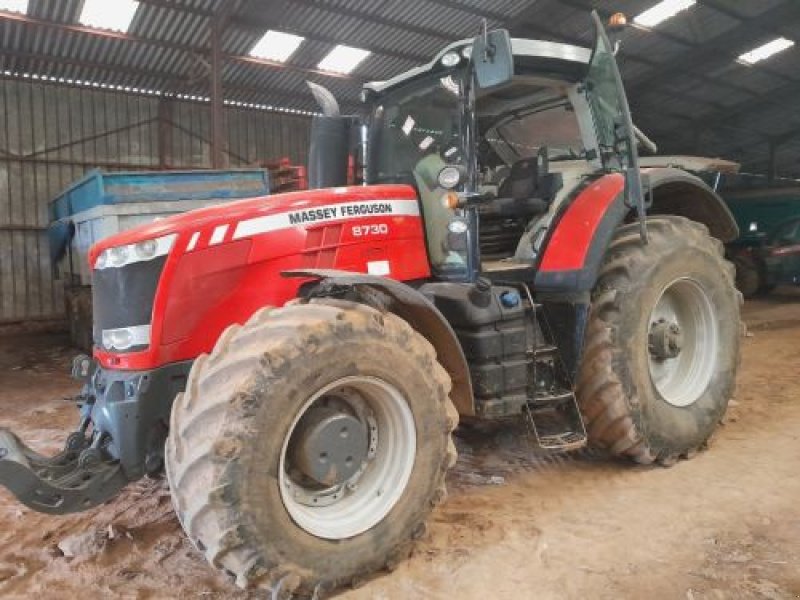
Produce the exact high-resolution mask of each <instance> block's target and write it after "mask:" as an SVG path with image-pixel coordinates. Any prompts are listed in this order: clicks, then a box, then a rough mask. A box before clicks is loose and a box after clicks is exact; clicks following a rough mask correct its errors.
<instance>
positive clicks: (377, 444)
mask: <svg viewBox="0 0 800 600" xmlns="http://www.w3.org/2000/svg"><path fill="white" fill-rule="evenodd" d="M449 390H450V380H449V378H448V376H447V374H446V372H445V371H444V369H443V368H442V367H441V366H440V365H439V363H438V362H437V360H436V355H435V352H434V350H433V347H432V346H431V345H430V344H429V343H428V342H427V341H426V340H425V339H424V338H423V337H422V336H420V335H419V334H418V333H416V332H415V331H414V330H413V329H411V327H410V326H409V325H408V324H407V323H406V322H404V321H403V320H401V319H399V318H398V317H396V316H394V315H392V314H381V313H380V312H378V311H376V310H374V309H372V308H369V307H366V306H363V305H359V304H354V303H350V302H343V301H333V300H329V301H312V302H311V303H309V304H296V305H292V306H288V307H285V308H282V309H264V310H262V311H260V312H259V313H257V314H256V315H254V316H253V317H252V318H251V319H250V321H249V322H248V323H246V324H245V325H243V326H241V327H239V326H233V327H232V328H230V329H229V330H228V331H227V332H226V333H224V334H223V335H222V337H221V338H220V340H219V341H218V343H217V345H216V347H215V348H214V351H213V352H212V353H211V355H209V356H207V357H206V356H204V357H201V358H199V359H198V361H197V362H196V364H195V365H194V367H193V369H192V372H191V374H190V376H189V382H188V384H187V389H186V392H185V393H184V394H183V395H182V396H179V398H178V399H177V400H176V403H175V407H174V408H173V413H172V423H171V427H170V436H169V439H168V441H167V461H166V462H167V474H168V476H169V481H170V486H171V488H172V493H173V499H174V503H175V506H176V509H177V512H178V516H179V519H180V521H181V524H182V525H183V527H184V529H185V530H186V532H187V534H188V535H189V537H190V538H191V539H192V541H193V542H194V543H195V544H196V545H197V547H198V548H199V549H200V550H201V551H203V552H204V553H205V554H206V557H207V558H208V560H209V561H210V562H211V563H212V564H213V565H214V566H217V567H218V568H221V569H223V570H225V571H227V572H228V573H230V574H231V575H233V576H234V577H235V578H236V581H237V583H238V584H239V585H241V586H248V587H249V586H258V587H262V588H267V589H270V590H271V591H272V592H273V596H275V597H281V595H287V596H289V595H292V594H296V593H297V594H301V593H303V594H312V595H313V594H314V593H315V592H316V591H318V590H323V589H332V588H335V587H337V586H339V585H341V584H342V583H346V582H350V581H353V580H357V579H360V578H363V577H365V576H367V575H369V574H370V573H372V572H373V571H376V570H378V569H381V568H384V567H386V566H387V565H388V566H392V565H394V564H395V563H397V562H398V561H399V560H401V559H402V558H404V557H405V556H406V555H407V554H408V552H409V551H410V549H411V543H412V540H413V539H414V538H415V537H418V536H419V535H421V533H422V532H423V530H424V522H425V519H426V518H427V516H428V514H429V513H430V511H431V509H432V508H433V506H434V505H435V504H436V503H438V502H440V501H441V500H442V499H444V496H445V489H444V475H445V471H446V470H447V469H448V468H449V467H450V466H452V465H453V463H454V462H455V447H454V446H453V443H452V441H451V438H450V433H451V431H452V429H453V428H454V427H455V425H456V422H457V418H458V417H457V414H456V412H455V409H454V408H453V406H452V404H451V402H450V399H449V397H448V393H449Z"/></svg>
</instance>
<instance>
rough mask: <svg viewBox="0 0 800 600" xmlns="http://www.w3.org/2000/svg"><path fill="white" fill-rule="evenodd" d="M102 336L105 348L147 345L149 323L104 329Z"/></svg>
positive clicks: (120, 348)
mask: <svg viewBox="0 0 800 600" xmlns="http://www.w3.org/2000/svg"><path fill="white" fill-rule="evenodd" d="M102 337H103V348H105V349H106V350H127V349H128V348H132V347H133V346H149V345H150V325H136V326H134V327H120V328H119V329H104V330H103V336H102Z"/></svg>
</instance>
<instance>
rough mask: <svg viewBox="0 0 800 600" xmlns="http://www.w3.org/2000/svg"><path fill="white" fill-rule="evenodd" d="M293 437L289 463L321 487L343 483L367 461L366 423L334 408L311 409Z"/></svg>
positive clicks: (367, 436) (318, 407)
mask: <svg viewBox="0 0 800 600" xmlns="http://www.w3.org/2000/svg"><path fill="white" fill-rule="evenodd" d="M295 436H296V437H295ZM293 438H294V439H293V440H292V444H291V447H290V449H289V452H290V455H291V464H292V465H293V466H294V467H295V468H296V469H298V470H299V471H300V472H301V473H302V474H303V475H304V476H306V477H308V478H309V479H311V480H312V481H314V482H315V483H317V484H319V485H322V486H325V487H331V486H337V485H340V484H342V483H344V482H346V481H347V480H349V479H350V478H351V477H353V475H355V474H356V472H357V471H358V470H359V469H360V468H361V465H362V464H363V463H364V461H365V460H366V459H367V452H368V448H369V432H368V429H367V426H366V424H365V423H363V422H362V421H360V420H359V419H358V418H357V417H355V416H353V415H352V414H349V413H347V412H345V411H343V410H340V409H338V408H333V407H326V406H316V407H312V409H311V410H309V411H308V412H307V413H306V414H305V415H304V416H303V418H302V419H301V421H300V423H298V428H297V430H296V431H295V434H294V436H293Z"/></svg>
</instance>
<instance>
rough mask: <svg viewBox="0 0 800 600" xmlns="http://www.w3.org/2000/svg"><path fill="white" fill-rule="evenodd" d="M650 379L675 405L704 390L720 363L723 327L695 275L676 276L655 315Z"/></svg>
mask: <svg viewBox="0 0 800 600" xmlns="http://www.w3.org/2000/svg"><path fill="white" fill-rule="evenodd" d="M649 325H650V330H649V335H648V352H649V363H650V378H651V381H652V382H653V385H654V386H655V388H656V390H658V393H659V394H660V395H661V397H662V398H663V399H664V400H665V401H666V402H668V403H669V404H672V405H673V406H679V407H684V406H690V405H692V404H694V403H695V402H696V401H697V400H698V399H699V398H700V397H701V396H702V395H703V393H704V392H705V390H706V388H707V387H708V384H709V383H710V381H711V378H712V377H713V376H714V373H715V371H716V366H717V354H718V352H717V350H718V346H719V326H718V324H717V321H716V319H715V318H714V311H713V306H712V304H711V300H710V298H709V297H708V294H707V293H706V291H705V290H704V289H703V287H702V286H701V285H700V284H699V283H698V282H697V281H695V280H693V279H689V278H680V279H676V280H674V281H673V282H671V283H670V284H668V285H667V286H665V287H664V289H663V290H662V292H661V295H660V296H659V299H658V301H657V302H656V305H655V307H654V308H653V310H652V312H651V315H650V323H649Z"/></svg>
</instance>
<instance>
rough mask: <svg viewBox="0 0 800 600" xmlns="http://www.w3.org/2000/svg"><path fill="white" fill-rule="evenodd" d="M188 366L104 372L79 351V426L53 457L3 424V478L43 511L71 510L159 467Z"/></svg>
mask: <svg viewBox="0 0 800 600" xmlns="http://www.w3.org/2000/svg"><path fill="white" fill-rule="evenodd" d="M190 367H191V362H190V361H189V362H186V363H178V364H176V365H171V366H169V367H165V368H162V369H156V370H154V371H147V372H121V371H106V370H104V369H101V368H99V367H98V366H97V364H96V363H95V362H94V361H92V359H90V358H89V357H87V356H83V355H82V356H78V357H76V358H75V360H74V361H73V368H72V374H73V376H74V377H75V378H76V379H79V380H82V381H83V382H84V387H83V389H82V391H81V394H80V395H79V396H78V397H77V399H76V400H77V401H78V404H79V406H80V411H81V419H80V423H79V425H78V428H77V430H76V431H74V432H73V433H71V434H70V435H69V436H68V437H67V440H66V443H65V445H64V449H63V450H62V451H61V452H59V453H58V454H56V455H55V456H51V457H48V456H43V455H41V454H39V453H38V452H36V451H34V450H32V449H31V448H30V447H29V446H27V445H26V444H25V443H24V442H23V441H22V440H20V439H19V438H18V437H17V436H16V435H15V434H13V433H12V432H10V431H8V430H7V429H5V428H0V485H3V486H5V487H6V488H8V489H9V490H10V491H11V492H12V493H13V494H14V495H15V496H16V497H17V499H18V500H19V501H20V502H22V503H23V504H25V505H26V506H28V507H30V508H32V509H34V510H36V511H38V512H43V513H49V514H68V513H74V512H80V511H83V510H87V509H89V508H92V507H94V506H98V505H100V504H102V503H104V502H106V501H108V500H110V499H111V498H113V497H114V496H115V495H116V494H117V493H118V492H119V491H120V490H121V489H122V488H123V487H125V486H126V485H127V484H128V483H130V482H131V481H135V480H137V479H139V478H141V477H142V476H143V475H145V474H148V473H154V472H156V471H158V470H160V469H161V467H162V466H163V448H164V440H165V439H166V433H167V422H168V419H169V411H170V409H171V406H172V399H173V398H174V397H175V395H176V394H177V393H178V392H180V391H182V390H183V387H184V385H185V381H186V375H187V374H188V371H189V368H190Z"/></svg>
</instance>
